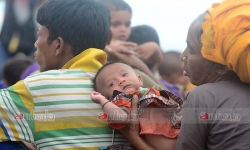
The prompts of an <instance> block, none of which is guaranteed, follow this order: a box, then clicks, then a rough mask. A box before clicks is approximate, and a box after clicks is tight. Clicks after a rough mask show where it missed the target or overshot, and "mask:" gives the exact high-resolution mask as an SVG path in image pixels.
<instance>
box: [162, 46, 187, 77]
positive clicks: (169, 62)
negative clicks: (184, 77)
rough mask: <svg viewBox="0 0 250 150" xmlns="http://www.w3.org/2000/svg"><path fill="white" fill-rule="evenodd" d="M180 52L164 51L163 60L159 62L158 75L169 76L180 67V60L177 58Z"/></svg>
mask: <svg viewBox="0 0 250 150" xmlns="http://www.w3.org/2000/svg"><path fill="white" fill-rule="evenodd" d="M180 55H181V53H179V52H177V51H168V52H165V53H164V56H163V61H162V62H161V63H160V64H159V66H158V70H159V74H160V75H166V76H171V75H172V74H173V73H175V72H176V71H178V70H180V69H182V66H181V64H182V62H181V60H180V59H179V57H180Z"/></svg>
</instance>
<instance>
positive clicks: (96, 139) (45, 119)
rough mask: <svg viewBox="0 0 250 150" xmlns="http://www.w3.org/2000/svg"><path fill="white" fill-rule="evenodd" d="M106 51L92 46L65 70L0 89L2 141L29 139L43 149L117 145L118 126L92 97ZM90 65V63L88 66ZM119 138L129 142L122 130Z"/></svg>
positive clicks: (45, 73)
mask: <svg viewBox="0 0 250 150" xmlns="http://www.w3.org/2000/svg"><path fill="white" fill-rule="evenodd" d="M105 59H106V55H105V53H104V52H103V51H101V50H97V49H88V50H85V51H84V52H82V53H81V54H80V55H78V56H76V57H75V58H73V59H72V60H71V61H69V62H68V63H67V64H66V65H65V66H64V67H63V69H60V70H51V71H47V72H43V73H39V74H35V75H33V76H29V77H28V78H26V79H25V80H23V81H20V82H18V83H17V84H15V85H14V86H12V87H10V88H8V89H3V90H1V91H0V126H1V128H0V140H1V141H6V140H9V141H20V140H25V141H28V142H32V143H35V144H36V146H37V149H40V150H47V149H48V150H51V149H62V150H66V149H67V150H73V149H74V150H77V149H89V150H91V149H98V148H99V147H102V146H107V145H111V140H112V130H111V129H110V128H108V126H107V124H106V121H105V120H102V119H100V117H101V115H102V109H101V107H100V105H99V104H95V103H93V102H92V101H91V99H90V96H89V94H90V92H91V91H93V88H92V81H91V80H92V78H93V77H94V73H95V72H96V71H97V70H98V69H99V68H100V67H101V66H102V64H103V63H105ZM84 64H88V66H86V65H84ZM116 141H117V143H124V142H125V139H124V138H122V136H121V135H117V136H116Z"/></svg>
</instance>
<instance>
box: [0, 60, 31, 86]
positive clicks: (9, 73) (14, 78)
mask: <svg viewBox="0 0 250 150" xmlns="http://www.w3.org/2000/svg"><path fill="white" fill-rule="evenodd" d="M32 63H33V61H32V60H31V59H28V58H16V57H14V58H12V59H10V60H8V61H7V62H6V63H5V64H4V66H3V78H4V79H5V80H6V81H7V82H8V86H11V85H14V84H16V83H17V82H18V81H19V80H20V76H21V75H22V73H23V71H24V70H25V69H26V68H28V67H29V66H30V65H31V64H32Z"/></svg>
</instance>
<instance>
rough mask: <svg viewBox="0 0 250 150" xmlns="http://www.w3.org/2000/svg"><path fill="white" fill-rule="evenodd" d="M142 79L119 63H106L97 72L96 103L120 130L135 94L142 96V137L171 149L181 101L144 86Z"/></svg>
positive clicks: (115, 127)
mask: <svg viewBox="0 0 250 150" xmlns="http://www.w3.org/2000/svg"><path fill="white" fill-rule="evenodd" d="M142 84H143V81H142V79H141V77H140V75H136V74H135V72H134V70H133V69H132V68H131V67H130V66H128V65H126V64H124V63H120V62H111V63H108V64H105V65H104V66H103V67H102V68H101V69H100V70H99V71H98V72H97V74H96V76H95V79H94V89H95V90H96V91H98V92H96V91H94V92H92V93H91V95H90V96H91V99H92V101H93V102H95V103H98V104H100V105H101V106H102V108H103V110H104V112H105V113H106V114H107V116H108V123H109V126H110V127H112V128H114V129H121V128H123V127H124V126H126V123H127V122H128V118H129V117H128V113H129V109H130V107H131V100H132V96H133V95H134V94H137V95H138V97H139V111H138V112H139V122H140V135H141V137H142V138H143V139H144V140H145V141H146V142H147V143H148V144H149V145H150V146H151V147H153V148H154V149H157V150H160V149H164V150H172V149H174V147H175V142H176V138H177V136H178V134H179V128H180V119H181V116H178V115H177V114H178V113H179V112H180V111H181V108H182V100H181V99H180V98H179V97H177V96H175V95H174V94H172V93H170V92H168V91H159V90H156V89H154V88H141V86H142Z"/></svg>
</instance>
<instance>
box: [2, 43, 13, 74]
mask: <svg viewBox="0 0 250 150" xmlns="http://www.w3.org/2000/svg"><path fill="white" fill-rule="evenodd" d="M11 57H13V55H11V54H9V53H8V51H7V50H6V49H5V48H4V47H3V45H2V44H1V43H0V79H3V65H4V63H5V62H6V61H7V60H8V59H10V58H11Z"/></svg>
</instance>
